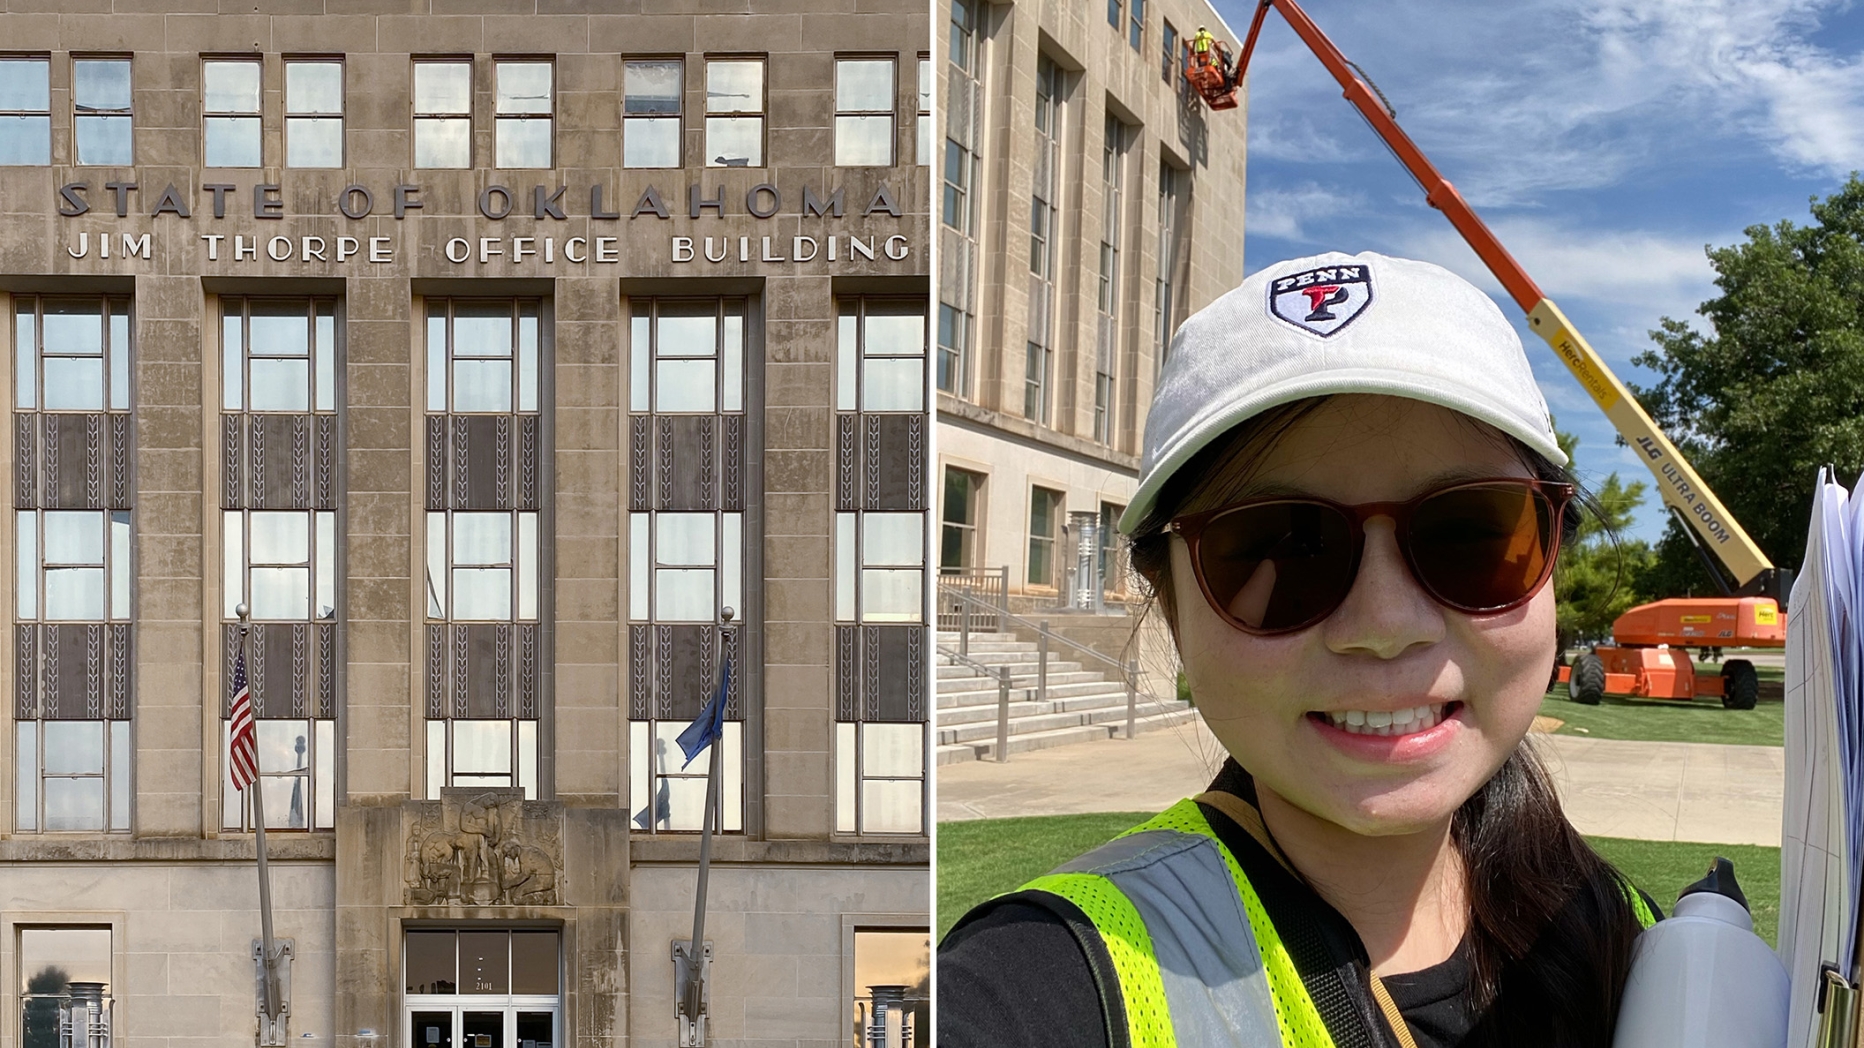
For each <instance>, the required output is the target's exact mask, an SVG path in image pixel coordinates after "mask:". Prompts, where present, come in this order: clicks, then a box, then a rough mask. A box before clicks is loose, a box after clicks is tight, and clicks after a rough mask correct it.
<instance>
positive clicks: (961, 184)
mask: <svg viewBox="0 0 1864 1048" xmlns="http://www.w3.org/2000/svg"><path fill="white" fill-rule="evenodd" d="M939 217H940V218H942V219H944V222H945V224H946V225H948V226H950V227H952V228H953V229H958V230H969V229H970V228H971V156H970V151H969V150H967V149H965V148H964V147H963V146H961V145H959V144H958V143H957V141H956V140H954V139H950V138H948V139H946V140H945V196H944V199H943V201H942V202H941V206H940V208H939Z"/></svg>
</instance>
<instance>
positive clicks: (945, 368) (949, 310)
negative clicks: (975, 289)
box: [938, 302, 971, 397]
mask: <svg viewBox="0 0 1864 1048" xmlns="http://www.w3.org/2000/svg"><path fill="white" fill-rule="evenodd" d="M970 340H971V318H970V317H969V316H967V315H966V314H965V313H964V311H963V310H961V309H959V308H957V307H956V306H952V305H947V304H946V303H944V302H940V303H939V306H938V388H939V389H941V390H943V391H944V392H946V393H950V394H951V395H953V396H957V397H961V396H964V394H965V392H966V391H967V390H969V389H970V388H971V375H970V371H971V353H970Z"/></svg>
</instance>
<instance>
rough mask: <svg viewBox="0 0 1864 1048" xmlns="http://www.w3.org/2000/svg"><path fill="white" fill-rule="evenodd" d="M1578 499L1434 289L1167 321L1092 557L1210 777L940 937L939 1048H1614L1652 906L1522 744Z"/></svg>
mask: <svg viewBox="0 0 1864 1048" xmlns="http://www.w3.org/2000/svg"><path fill="white" fill-rule="evenodd" d="M1200 35H1201V34H1200ZM1577 496H1578V490H1577V487H1576V485H1575V483H1574V481H1573V478H1572V475H1571V474H1570V473H1569V472H1568V470H1567V457H1566V455H1565V453H1563V452H1562V451H1561V450H1560V446H1559V443H1558V442H1557V441H1556V440H1555V438H1554V432H1553V425H1552V422H1551V420H1550V419H1549V417H1548V414H1547V405H1546V402H1545V401H1544V400H1543V399H1542V398H1541V394H1540V390H1539V388H1538V387H1537V385H1536V384H1535V380H1534V374H1533V371H1532V370H1531V369H1530V368H1529V366H1528V361H1527V356H1526V354H1525V353H1524V352H1523V350H1522V348H1521V341H1520V339H1519V338H1518V337H1517V336H1516V334H1515V330H1514V327H1513V325H1511V324H1510V323H1509V322H1508V321H1507V319H1506V318H1504V317H1503V316H1502V313H1501V311H1500V310H1499V309H1497V308H1496V306H1495V304H1494V303H1493V302H1492V301H1490V299H1489V297H1488V296H1487V295H1486V294H1484V293H1483V292H1482V291H1480V290H1479V289H1477V288H1476V287H1474V286H1473V285H1471V284H1470V283H1468V282H1467V281H1465V280H1463V279H1462V278H1460V277H1458V276H1456V275H1454V274H1452V273H1450V272H1449V271H1448V270H1445V269H1442V268H1439V267H1437V266H1434V265H1430V264H1428V263H1424V262H1414V261H1409V260H1406V259H1400V258H1388V257H1385V256H1383V255H1377V254H1371V253H1366V254H1361V255H1346V254H1340V253H1329V254H1325V255H1318V256H1314V257H1310V258H1301V259H1294V260H1291V261H1286V262H1279V263H1276V264H1274V265H1271V266H1269V267H1268V268H1266V269H1264V270H1262V271H1260V272H1258V273H1256V274H1254V275H1253V276H1251V277H1249V278H1248V279H1246V280H1244V282H1243V284H1242V286H1241V287H1239V288H1237V289H1236V290H1234V291H1231V292H1230V293H1228V294H1226V295H1224V296H1223V297H1222V298H1219V299H1218V300H1217V301H1216V302H1214V303H1212V304H1211V305H1210V306H1209V307H1208V308H1206V309H1204V310H1202V311H1201V312H1199V313H1198V314H1197V315H1195V316H1193V317H1191V318H1190V319H1189V320H1188V321H1186V322H1185V324H1184V326H1183V327H1182V328H1180V329H1179V331H1178V334H1177V336H1176V337H1175V338H1174V339H1173V341H1172V347H1171V352H1170V354H1169V355H1167V356H1166V357H1165V364H1164V370H1163V371H1162V372H1161V373H1160V375H1159V379H1158V384H1157V392H1156V395H1155V396H1154V398H1153V401H1152V409H1151V415H1150V417H1149V418H1148V419H1147V422H1146V433H1145V446H1144V454H1143V457H1142V459H1141V475H1140V480H1139V487H1138V490H1137V491H1136V492H1135V493H1134V495H1133V497H1132V501H1131V504H1130V505H1129V507H1128V508H1127V510H1126V512H1125V514H1124V516H1123V517H1122V518H1121V520H1120V530H1121V531H1122V532H1124V533H1125V535H1126V536H1127V538H1128V541H1129V542H1130V544H1131V545H1130V550H1131V556H1132V560H1131V563H1132V566H1133V568H1134V570H1135V571H1136V572H1137V573H1138V574H1139V575H1140V576H1142V577H1143V578H1144V579H1145V580H1146V581H1147V583H1148V584H1149V587H1150V589H1151V591H1152V595H1153V599H1154V608H1155V609H1156V610H1157V611H1159V612H1160V613H1162V615H1163V617H1164V622H1165V625H1166V626H1167V627H1168V628H1169V632H1170V636H1171V639H1172V643H1173V644H1174V645H1175V647H1176V649H1177V655H1178V658H1179V662H1180V665H1181V666H1182V667H1183V676H1182V677H1181V678H1180V680H1181V681H1182V683H1181V685H1180V687H1184V688H1188V689H1189V691H1190V692H1191V694H1192V695H1193V696H1194V697H1195V704H1196V708H1197V713H1198V715H1199V716H1200V717H1202V718H1203V720H1204V723H1205V724H1206V725H1207V726H1208V727H1209V729H1210V731H1211V733H1212V734H1213V735H1214V736H1215V737H1216V739H1217V741H1218V742H1220V743H1221V744H1222V746H1223V747H1224V749H1225V750H1227V751H1228V753H1227V759H1225V760H1224V762H1223V764H1222V767H1221V770H1219V771H1217V773H1216V776H1215V779H1214V780H1213V781H1212V782H1211V783H1210V785H1209V787H1208V789H1207V790H1206V792H1204V793H1202V794H1200V795H1199V796H1197V797H1194V798H1191V799H1188V800H1183V801H1180V802H1178V803H1177V804H1175V805H1173V806H1172V807H1171V808H1169V809H1167V810H1166V811H1165V812H1163V813H1162V814H1160V815H1157V816H1154V817H1153V818H1151V819H1150V820H1148V821H1146V822H1144V823H1141V824H1140V825H1139V826H1137V827H1135V828H1134V829H1132V830H1130V831H1128V832H1127V833H1124V834H1122V835H1120V836H1119V837H1117V838H1115V839H1114V840H1113V841H1111V842H1109V843H1107V844H1104V845H1102V846H1100V847H1099V848H1096V849H1094V850H1092V851H1090V852H1088V853H1087V854H1085V855H1083V856H1081V857H1079V858H1077V859H1074V860H1073V861H1071V862H1068V863H1066V864H1064V865H1063V866H1061V867H1060V868H1058V869H1056V870H1055V871H1054V872H1052V873H1049V874H1047V875H1046V876H1041V877H1037V878H1036V879H1035V880H1032V881H1030V882H1029V883H1027V884H1026V885H1024V886H1023V888H1022V889H1021V890H1020V891H1017V892H1014V893H1011V894H1008V895H1003V896H1000V897H998V898H995V899H992V900H990V901H988V902H986V903H984V904H983V905H981V906H979V907H977V908H975V909H973V910H972V911H971V912H970V913H968V914H966V915H965V916H964V917H963V918H962V919H961V920H960V921H959V922H958V924H957V925H956V927H954V928H953V930H952V931H951V932H950V934H949V935H947V936H946V938H945V940H944V941H943V942H942V943H941V944H940V947H939V955H938V962H937V963H938V988H939V1043H940V1046H941V1048H975V1046H986V1045H988V1046H1006V1048H1008V1046H1015V1048H1051V1046H1052V1048H1063V1046H1066V1048H1103V1046H1104V1048H1122V1046H1132V1048H1141V1046H1144V1048H1178V1046H1182V1048H1196V1046H1204V1045H1235V1046H1243V1045H1248V1046H1255V1048H1272V1046H1278V1045H1280V1046H1287V1048H1299V1046H1307V1045H1364V1046H1369V1048H1374V1046H1375V1048H1448V1046H1451V1045H1456V1046H1459V1048H1474V1046H1484V1048H1488V1046H1507V1048H1526V1046H1532V1048H1606V1046H1609V1045H1610V1044H1611V1043H1612V1036H1613V1028H1614V1024H1615V1023H1616V1021H1617V1011H1618V1006H1619V1001H1620V997H1621V994H1622V993H1623V992H1624V987H1625V985H1626V977H1627V973H1628V972H1629V970H1630V968H1631V961H1632V946H1633V944H1634V942H1635V941H1637V940H1638V938H1639V936H1640V935H1641V934H1642V933H1643V930H1644V929H1645V928H1647V927H1650V926H1651V925H1652V924H1653V923H1655V921H1656V918H1657V914H1656V912H1655V911H1656V907H1655V905H1654V904H1653V903H1652V902H1651V900H1650V899H1649V898H1648V897H1646V896H1645V895H1643V894H1642V893H1641V892H1639V891H1637V890H1635V889H1634V888H1632V887H1631V885H1630V884H1629V883H1628V882H1627V881H1626V879H1625V877H1624V876H1623V875H1622V874H1620V873H1619V872H1618V870H1616V869H1614V868H1613V867H1612V866H1611V864H1609V863H1607V862H1606V861H1605V860H1604V859H1602V858H1601V857H1600V856H1599V855H1598V854H1597V853H1596V852H1594V851H1593V850H1592V848H1591V847H1590V846H1588V845H1587V843H1586V841H1585V840H1584V839H1583V838H1582V837H1580V835H1579V833H1578V832H1577V831H1576V830H1574V828H1573V826H1572V824H1571V823H1569V822H1568V821H1567V819H1566V816H1565V815H1564V813H1563V812H1562V811H1561V808H1560V799H1559V797H1558V795H1557V794H1556V793H1555V792H1554V787H1553V782H1552V780H1551V779H1550V778H1549V776H1548V773H1547V771H1546V769H1545V768H1544V767H1543V766H1542V764H1541V761H1540V759H1539V757H1537V756H1536V753H1535V750H1534V748H1533V747H1532V745H1530V744H1528V743H1527V742H1526V741H1525V739H1526V736H1527V733H1528V728H1529V726H1530V725H1531V724H1532V722H1533V720H1534V715H1535V713H1536V711H1537V710H1538V709H1539V707H1540V702H1541V696H1542V694H1543V693H1544V692H1545V691H1546V687H1547V667H1548V666H1550V665H1552V664H1553V656H1554V651H1555V638H1554V593H1553V587H1552V586H1550V585H1549V584H1548V580H1549V577H1550V576H1551V574H1552V570H1553V564H1554V560H1555V558H1556V557H1557V556H1558V554H1559V550H1560V545H1561V543H1562V542H1570V541H1572V539H1573V536H1574V535H1575V534H1576V533H1577V531H1578V529H1579V526H1580V522H1581V519H1582V518H1583V517H1585V516H1586V515H1587V513H1588V512H1589V511H1590V509H1591V506H1590V503H1589V502H1587V501H1584V500H1582V499H1580V498H1578V497H1577ZM1082 787H1083V788H1085V789H1091V786H1090V785H1089V782H1088V780H1086V779H1084V780H1083V781H1082ZM1110 803H1112V804H1114V805H1115V806H1117V805H1118V800H1117V798H1113V799H1110Z"/></svg>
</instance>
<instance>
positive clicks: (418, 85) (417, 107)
mask: <svg viewBox="0 0 1864 1048" xmlns="http://www.w3.org/2000/svg"><path fill="white" fill-rule="evenodd" d="M471 109H472V64H471V63H468V62H416V63H415V64H414V111H415V112H417V113H466V112H470V111H471Z"/></svg>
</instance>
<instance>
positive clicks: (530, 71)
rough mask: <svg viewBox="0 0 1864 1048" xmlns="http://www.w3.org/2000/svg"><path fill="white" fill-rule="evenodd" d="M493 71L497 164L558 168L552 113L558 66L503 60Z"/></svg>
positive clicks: (494, 135) (495, 162)
mask: <svg viewBox="0 0 1864 1048" xmlns="http://www.w3.org/2000/svg"><path fill="white" fill-rule="evenodd" d="M492 72H493V74H494V76H493V79H494V80H495V81H496V91H497V103H496V114H497V115H496V117H495V118H494V125H495V126H494V127H493V135H492V140H493V146H492V156H493V161H492V163H493V166H495V167H516V168H548V167H554V166H555V163H554V161H553V160H552V153H551V144H552V136H551V125H552V123H553V120H552V116H551V113H552V102H553V100H554V98H555V91H554V90H553V82H554V79H555V77H554V74H555V68H554V67H553V66H551V64H550V63H549V62H499V63H496V64H495V65H494V66H493V69H492Z"/></svg>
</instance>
